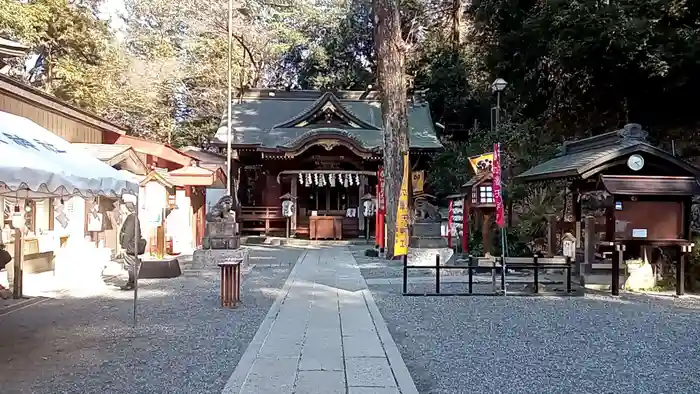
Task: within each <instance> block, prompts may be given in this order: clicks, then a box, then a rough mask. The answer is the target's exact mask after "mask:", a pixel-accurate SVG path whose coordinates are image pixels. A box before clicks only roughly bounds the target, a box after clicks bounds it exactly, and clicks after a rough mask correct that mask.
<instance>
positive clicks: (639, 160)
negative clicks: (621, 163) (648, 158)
mask: <svg viewBox="0 0 700 394" xmlns="http://www.w3.org/2000/svg"><path fill="white" fill-rule="evenodd" d="M627 167H629V168H630V170H632V171H639V170H641V169H642V168H643V167H644V158H643V157H642V156H641V155H636V154H635V155H632V156H630V157H629V159H627Z"/></svg>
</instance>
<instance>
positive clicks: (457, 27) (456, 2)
mask: <svg viewBox="0 0 700 394" xmlns="http://www.w3.org/2000/svg"><path fill="white" fill-rule="evenodd" d="M461 32H462V0H453V1H452V47H453V48H454V50H455V52H457V51H459V48H460V46H461V44H462V38H461Z"/></svg>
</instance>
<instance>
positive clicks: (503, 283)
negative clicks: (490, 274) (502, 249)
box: [501, 256, 506, 294]
mask: <svg viewBox="0 0 700 394" xmlns="http://www.w3.org/2000/svg"><path fill="white" fill-rule="evenodd" d="M501 290H503V291H504V293H503V294H505V290H506V258H505V257H503V256H501Z"/></svg>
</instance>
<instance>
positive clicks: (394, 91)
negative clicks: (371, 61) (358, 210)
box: [372, 0, 410, 259]
mask: <svg viewBox="0 0 700 394" xmlns="http://www.w3.org/2000/svg"><path fill="white" fill-rule="evenodd" d="M372 9H373V11H374V29H375V30H374V42H375V45H376V50H377V73H378V82H379V90H380V92H381V99H382V102H381V106H382V122H383V126H384V152H383V153H384V184H385V192H386V224H387V237H386V251H387V258H389V259H391V258H393V257H394V242H395V240H396V208H397V206H398V201H399V193H400V192H401V182H402V180H403V154H404V153H405V152H408V120H407V117H406V110H407V109H406V101H407V95H406V81H405V51H404V42H403V40H402V38H401V21H400V18H399V2H398V0H373V1H372ZM409 176H410V174H409Z"/></svg>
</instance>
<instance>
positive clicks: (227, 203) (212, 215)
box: [207, 196, 233, 222]
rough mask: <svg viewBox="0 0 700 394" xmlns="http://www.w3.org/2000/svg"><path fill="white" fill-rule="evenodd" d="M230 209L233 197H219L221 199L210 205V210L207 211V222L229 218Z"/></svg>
mask: <svg viewBox="0 0 700 394" xmlns="http://www.w3.org/2000/svg"><path fill="white" fill-rule="evenodd" d="M232 209H233V197H231V196H223V197H221V199H219V201H218V202H217V203H216V204H214V206H213V207H211V210H210V211H209V212H207V222H221V221H224V220H226V219H229V218H231V213H232Z"/></svg>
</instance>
